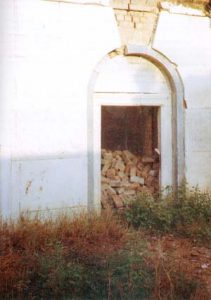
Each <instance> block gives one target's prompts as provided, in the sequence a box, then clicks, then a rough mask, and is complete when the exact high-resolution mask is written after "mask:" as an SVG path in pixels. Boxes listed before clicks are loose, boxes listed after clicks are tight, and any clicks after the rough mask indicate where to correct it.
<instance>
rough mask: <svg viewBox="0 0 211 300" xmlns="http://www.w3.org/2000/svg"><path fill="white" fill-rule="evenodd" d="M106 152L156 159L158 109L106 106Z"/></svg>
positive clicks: (103, 121)
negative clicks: (154, 156)
mask: <svg viewBox="0 0 211 300" xmlns="http://www.w3.org/2000/svg"><path fill="white" fill-rule="evenodd" d="M101 113H102V134H101V145H102V149H107V150H111V151H115V150H129V151H131V152H132V153H134V154H137V155H148V156H152V155H153V153H154V149H156V148H158V108H157V107H152V106H102V112H101Z"/></svg>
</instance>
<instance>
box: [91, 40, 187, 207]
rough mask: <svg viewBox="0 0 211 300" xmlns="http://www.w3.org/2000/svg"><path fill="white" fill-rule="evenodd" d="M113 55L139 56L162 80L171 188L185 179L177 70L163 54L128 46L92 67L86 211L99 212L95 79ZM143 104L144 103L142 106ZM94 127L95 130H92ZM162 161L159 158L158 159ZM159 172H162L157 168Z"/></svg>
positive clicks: (183, 138)
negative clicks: (169, 141)
mask: <svg viewBox="0 0 211 300" xmlns="http://www.w3.org/2000/svg"><path fill="white" fill-rule="evenodd" d="M117 55H124V56H126V57H128V56H136V57H142V58H144V59H146V60H148V61H149V62H151V63H152V64H153V65H154V66H155V67H156V68H157V69H158V70H160V72H161V73H162V75H163V77H164V78H165V79H166V81H167V83H168V85H169V88H170V98H171V121H170V122H171V131H172V132H171V135H172V145H171V147H172V148H171V150H172V151H171V155H172V157H171V159H172V185H173V187H174V188H177V186H178V185H179V184H181V183H182V181H183V180H184V178H185V142H184V140H185V128H184V108H183V101H184V88H183V83H182V80H181V77H180V75H179V72H178V71H177V67H176V65H175V64H174V63H172V62H171V61H170V60H169V59H168V58H167V57H166V56H165V55H163V54H162V53H160V52H159V51H157V50H154V49H152V48H148V47H145V46H140V45H128V46H125V47H123V48H120V49H116V50H114V51H112V52H110V53H109V54H107V55H106V56H105V57H104V58H103V59H102V61H101V62H100V63H99V64H98V65H97V66H96V68H95V69H94V71H93V74H92V76H91V79H90V82H89V86H88V104H87V114H88V115H87V118H88V132H87V134H88V209H89V210H93V209H96V210H100V190H99V188H100V172H98V176H96V175H97V173H96V172H95V170H96V169H97V168H99V166H100V155H99V153H95V145H94V143H95V137H96V134H97V133H96V132H95V131H96V130H95V129H96V128H100V126H101V124H100V120H98V122H97V123H96V122H95V125H94V121H93V120H94V113H95V112H94V102H95V100H94V91H95V85H96V82H97V79H98V77H99V74H100V72H101V70H102V69H103V67H104V66H105V65H106V63H108V61H110V60H111V59H112V58H113V57H115V56H117ZM144 105H145V104H144ZM96 126H97V127H96ZM161 159H162V158H161ZM161 172H162V169H161Z"/></svg>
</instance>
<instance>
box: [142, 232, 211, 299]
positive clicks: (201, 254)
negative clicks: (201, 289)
mask: <svg viewBox="0 0 211 300" xmlns="http://www.w3.org/2000/svg"><path fill="white" fill-rule="evenodd" d="M147 240H148V248H149V250H150V251H152V253H156V254H155V259H157V261H163V262H164V264H165V263H166V265H168V268H169V271H170V272H171V270H173V269H174V268H177V269H179V270H180V271H181V272H182V273H184V274H186V275H187V276H188V278H192V279H197V280H199V281H200V282H202V283H204V284H205V285H206V286H207V290H208V292H209V293H210V298H209V299H211V247H210V246H209V245H199V244H196V243H194V241H192V240H189V239H187V238H181V237H175V236H173V235H165V236H163V237H156V236H149V235H147ZM169 262H170V264H169ZM207 300H208V299H207Z"/></svg>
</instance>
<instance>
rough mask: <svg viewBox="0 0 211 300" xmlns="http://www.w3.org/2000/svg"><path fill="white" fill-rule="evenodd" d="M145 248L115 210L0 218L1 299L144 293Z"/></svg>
mask: <svg viewBox="0 0 211 300" xmlns="http://www.w3.org/2000/svg"><path fill="white" fill-rule="evenodd" d="M144 252H145V246H144V243H143V241H142V240H140V241H138V243H137V241H136V240H134V239H133V238H132V237H131V235H130V234H129V232H128V230H127V229H126V228H125V227H124V226H122V225H121V224H120V223H119V221H118V220H117V219H116V218H114V217H113V216H112V215H111V214H104V215H102V216H92V217H90V216H88V215H80V216H77V217H75V218H68V217H67V216H61V217H60V218H58V219H57V220H45V221H41V220H39V219H38V218H35V219H33V220H30V219H29V218H25V217H21V218H20V220H19V221H18V222H17V223H12V222H7V223H2V224H1V228H0V266H1V268H0V282H1V285H0V299H28V298H29V299H30V298H31V299H123V298H124V299H135V298H142V297H145V298H146V297H148V296H149V294H150V292H151V290H152V284H153V280H152V278H153V274H151V267H149V266H148V265H147V264H146V263H145V261H144V259H143V257H144V255H143V254H144Z"/></svg>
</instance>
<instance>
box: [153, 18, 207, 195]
mask: <svg viewBox="0 0 211 300" xmlns="http://www.w3.org/2000/svg"><path fill="white" fill-rule="evenodd" d="M153 47H154V48H155V49H158V50H159V51H161V52H162V53H164V54H165V55H166V56H167V57H168V58H169V59H171V60H172V61H173V62H174V63H176V64H177V66H178V70H179V72H180V74H181V76H182V80H183V83H184V88H185V99H186V102H187V109H186V110H185V115H186V124H185V125H186V126H185V127H186V132H185V146H186V176H187V181H188V183H189V184H190V185H199V186H200V187H201V188H204V189H206V188H210V187H211V23H210V18H208V17H203V16H191V15H182V14H172V13H169V12H162V13H161V14H160V17H159V22H158V27H157V30H156V34H155V40H154V44H153Z"/></svg>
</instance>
